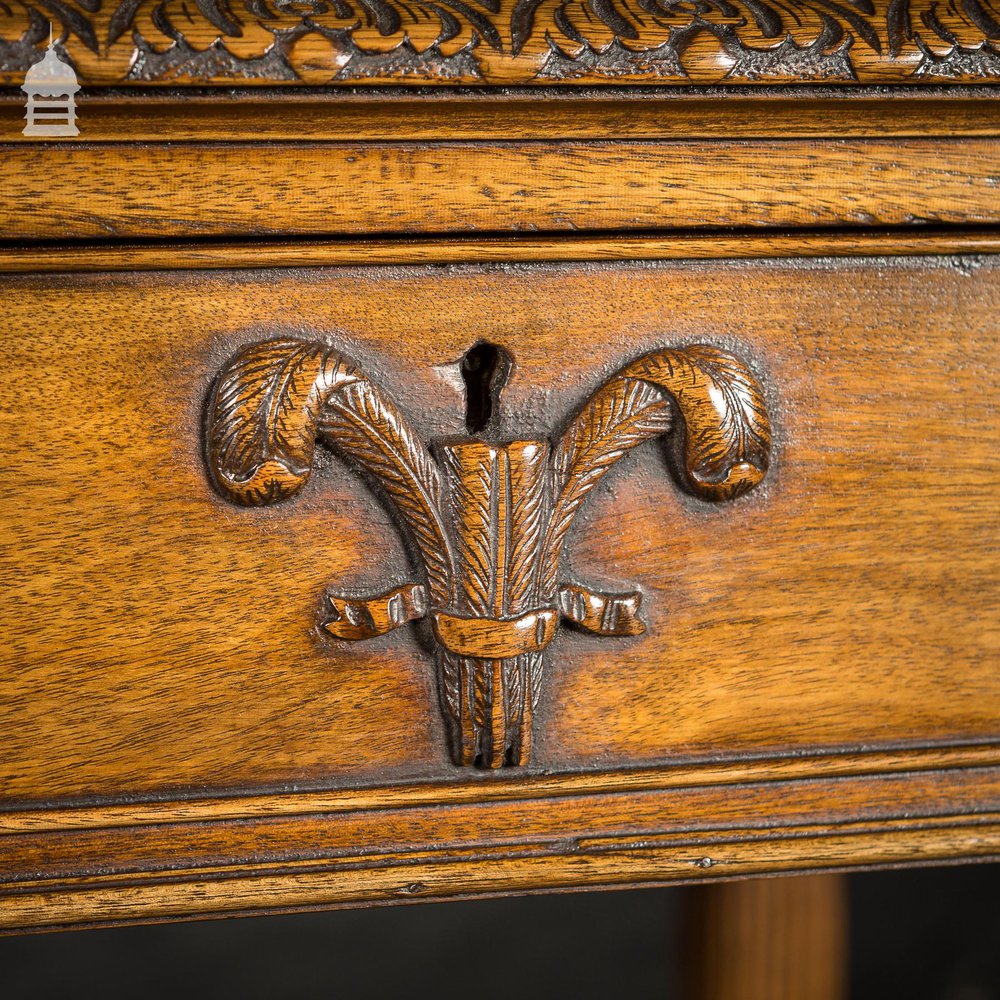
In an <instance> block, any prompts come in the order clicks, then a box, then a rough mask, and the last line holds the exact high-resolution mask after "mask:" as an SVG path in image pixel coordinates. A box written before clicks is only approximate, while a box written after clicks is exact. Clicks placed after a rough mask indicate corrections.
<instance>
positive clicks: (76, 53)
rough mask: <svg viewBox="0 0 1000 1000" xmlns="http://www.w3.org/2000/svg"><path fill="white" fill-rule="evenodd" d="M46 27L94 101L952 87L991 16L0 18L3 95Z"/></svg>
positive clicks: (401, 7) (922, 3)
mask: <svg viewBox="0 0 1000 1000" xmlns="http://www.w3.org/2000/svg"><path fill="white" fill-rule="evenodd" d="M50 20H53V21H55V23H56V30H57V33H58V40H59V44H60V48H61V50H62V52H63V54H65V55H66V56H67V57H68V58H69V59H70V60H71V61H72V63H73V64H74V65H75V66H76V68H77V71H78V72H79V74H80V75H81V78H82V80H83V82H84V83H86V84H88V85H92V86H93V85H96V86H121V85H127V86H144V85H147V86H148V85H163V84H172V85H176V84H178V83H180V84H182V85H190V84H195V85H197V84H202V83H217V84H231V83H233V82H234V81H238V82H240V83H241V84H248V83H249V84H264V85H274V84H284V85H289V84H299V85H301V84H305V85H331V84H334V85H336V84H347V85H353V86H356V85H359V84H387V83H391V84H404V85H405V84H417V85H427V84H451V85H454V84H463V83H464V84H486V85H497V84H500V85H503V84H507V85H509V84H524V83H534V84H539V83H540V84H549V85H551V84H579V83H586V84H593V83H611V84H621V83H634V82H642V83H651V84H668V85H690V84H691V83H696V84H732V83H735V84H758V83H775V82H788V81H794V82H799V83H821V84H828V83H837V84H848V85H854V84H856V83H857V82H858V81H859V80H860V81H862V82H867V83H889V84H892V83H903V82H905V83H928V82H930V83H945V84H951V83H961V82H965V81H969V80H981V81H995V80H996V78H997V76H998V65H1000V50H998V44H997V43H998V41H1000V12H998V10H997V8H996V5H995V3H994V2H993V0H965V2H964V3H961V4H951V5H947V6H942V5H940V4H937V3H934V2H933V0H870V2H865V3H856V4H850V5H847V4H830V3H822V2H820V0H790V2H785V3H778V2H775V0H758V2H753V3H751V2H748V0H733V2H731V3H718V2H711V3H705V4H699V5H691V4H686V3H678V2H675V0H660V2H651V3H648V4H646V5H645V6H644V7H642V8H641V9H634V8H633V7H631V6H630V5H628V4H627V3H625V2H623V0H608V2H605V3H597V2H593V0H590V2H583V0H562V2H558V3H543V2H542V0H486V2H484V3H482V4H480V3H475V2H474V3H459V2H457V0H454V2H450V0H445V2H443V3H441V4H439V5H436V6H435V7H433V8H431V7H412V6H410V5H407V4H405V3H402V2H399V0H368V2H366V3H365V4H361V3H357V2H352V0H344V2H342V3H340V4H338V5H327V4H313V5H311V6H309V7H308V8H303V7H291V6H281V7H279V6H278V5H267V4H260V3H250V2H247V0H201V2H200V3H199V4H197V6H196V7H193V8H192V7H191V6H189V5H186V4H181V3H176V4H175V3H166V4H162V3H154V2H152V0H145V2H134V0H118V2H112V3H107V4H91V3H86V2H78V0H68V2H65V3H59V4H58V5H52V4H44V3H39V2H37V0H10V2H9V3H8V4H6V5H5V6H4V8H3V9H2V11H0V82H5V83H16V84H19V83H20V82H21V80H22V79H23V75H24V72H25V70H26V69H27V68H28V67H29V66H30V65H31V63H32V62H34V61H36V60H37V58H38V56H39V49H40V47H41V46H42V45H43V43H44V42H45V41H46V40H47V34H48V31H47V28H48V22H49V21H50Z"/></svg>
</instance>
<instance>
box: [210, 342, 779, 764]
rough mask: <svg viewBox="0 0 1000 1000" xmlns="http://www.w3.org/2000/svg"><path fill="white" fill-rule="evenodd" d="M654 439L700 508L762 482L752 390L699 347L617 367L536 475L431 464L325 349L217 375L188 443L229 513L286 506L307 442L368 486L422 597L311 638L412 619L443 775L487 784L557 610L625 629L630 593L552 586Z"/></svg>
mask: <svg viewBox="0 0 1000 1000" xmlns="http://www.w3.org/2000/svg"><path fill="white" fill-rule="evenodd" d="M491 409H492V406H491ZM496 418H497V415H496V414H493V416H492V421H491V423H492V422H495V420H496ZM678 424H679V426H677V425H678ZM671 431H675V432H676V433H675V435H674V436H675V437H676V439H677V447H676V449H675V451H676V453H677V454H678V455H681V454H682V455H683V457H682V458H681V460H680V461H678V462H677V466H678V470H679V478H680V479H681V481H682V482H683V483H684V484H686V486H687V488H688V489H689V490H690V491H691V492H692V493H693V494H694V495H696V496H700V497H702V498H703V499H707V500H731V499H733V498H734V497H737V496H739V495H741V494H743V493H745V492H747V491H748V490H750V489H752V488H753V487H755V486H757V485H758V484H759V483H760V482H761V480H762V479H763V477H764V475H765V474H766V472H767V468H768V464H769V461H770V449H771V427H770V421H769V418H768V415H767V412H766V408H765V404H764V399H763V390H762V389H761V387H760V385H759V384H758V382H757V380H756V379H755V378H754V376H753V374H752V373H751V372H750V371H749V369H748V368H747V366H746V365H745V364H744V363H743V362H742V361H740V360H739V359H738V358H736V357H735V356H733V355H732V354H730V353H728V352H726V351H723V350H720V349H719V348H716V347H710V346H706V345H699V344H696V345H692V346H689V347H684V348H664V349H660V350H654V351H651V352H650V353H648V354H646V355H644V356H643V357H641V358H639V359H637V360H635V361H633V362H631V363H630V364H628V365H626V366H625V367H624V368H623V369H622V370H621V372H619V373H618V374H617V375H615V376H614V377H612V378H611V379H609V380H608V381H607V382H606V383H605V384H604V385H603V386H601V387H600V388H599V389H598V390H597V391H596V392H595V393H593V394H592V395H591V396H590V398H589V399H588V400H587V401H586V403H585V404H584V405H583V407H582V408H581V410H580V412H579V413H578V414H576V416H575V417H574V418H573V419H572V420H571V421H570V423H569V425H568V427H567V428H566V430H565V431H564V432H563V433H562V435H561V436H560V438H559V440H558V443H557V445H556V448H555V450H554V452H553V453H552V455H551V459H550V448H549V443H548V441H547V440H544V439H543V440H537V441H532V440H519V441H512V442H509V443H506V444H491V443H488V442H487V441H484V440H481V439H476V438H469V439H466V440H461V441H458V440H451V441H445V442H443V443H441V444H440V446H439V448H438V453H439V461H435V459H434V457H432V455H431V453H430V450H429V449H428V447H427V446H426V445H425V444H424V442H423V441H422V440H421V438H420V437H419V435H418V433H417V432H416V431H415V430H414V429H413V428H412V427H411V426H410V424H409V422H408V420H407V418H406V417H405V416H404V415H403V414H402V413H401V412H400V410H399V408H398V407H397V406H396V404H395V403H394V402H393V401H392V400H391V399H390V398H389V397H388V396H387V395H386V394H385V392H384V391H382V390H381V389H379V388H377V387H376V386H374V385H373V384H372V383H371V382H370V381H369V380H368V379H367V378H366V376H365V375H363V374H362V373H361V372H360V371H359V370H358V369H357V368H356V367H355V366H354V365H353V364H352V363H350V362H347V361H346V360H345V359H344V358H343V357H342V356H341V355H340V354H338V353H337V352H336V351H335V350H334V349H333V348H332V347H329V346H326V345H324V344H322V343H315V342H310V341H303V340H298V339H291V338H279V339H273V340H267V341H263V342H260V343H255V344H251V345H249V346H248V347H246V348H244V349H243V350H242V351H241V352H240V353H239V354H238V355H237V356H236V357H235V358H233V359H232V360H231V361H230V362H229V363H228V364H227V365H226V366H225V368H224V369H223V371H222V373H221V375H220V376H219V380H218V382H217V384H216V385H215V388H214V389H213V392H212V399H211V402H210V404H209V417H208V427H207V430H206V439H207V455H208V464H209V470H210V475H211V477H212V479H213V480H214V482H215V484H216V486H217V487H218V488H219V490H220V492H221V493H222V494H223V495H224V496H226V497H228V498H229V499H231V500H234V501H235V502H237V503H240V504H243V505H245V506H251V507H260V506H265V505H268V504H272V503H278V502H281V501H283V500H287V499H288V498H289V497H292V496H294V495H296V494H297V493H298V492H299V491H300V490H301V489H302V487H303V486H304V485H305V483H306V481H307V480H308V478H309V475H310V472H311V469H312V464H313V461H314V450H315V445H316V440H317V438H318V437H319V438H322V439H323V440H324V441H325V442H327V443H328V444H329V445H330V447H331V448H333V449H335V450H337V451H339V452H340V453H341V454H342V455H344V456H345V457H347V458H349V459H351V460H352V461H353V462H354V464H355V465H356V466H358V467H359V469H360V470H361V471H363V472H366V473H368V474H369V475H371V476H372V477H374V478H375V479H376V480H377V481H378V483H379V484H380V486H381V487H382V488H383V490H384V491H385V493H386V495H387V496H388V497H389V498H391V499H392V501H393V502H394V505H395V507H396V509H397V510H398V512H399V514H400V515H401V518H402V521H403V522H404V523H405V525H406V526H407V528H408V529H409V532H410V535H411V537H412V540H413V542H414V543H415V545H416V548H417V551H418V552H419V554H420V561H421V563H422V566H421V569H420V573H421V576H423V575H424V574H426V580H427V586H426V592H424V590H423V589H422V584H421V583H418V584H415V585H409V586H407V587H399V588H396V589H395V590H393V591H391V592H390V593H389V594H388V595H386V594H380V595H379V596H377V597H375V598H371V599H368V600H360V601H359V600H351V599H348V598H344V597H341V596H332V595H328V598H327V600H328V604H329V605H330V608H331V610H332V611H333V612H334V615H333V619H332V621H331V622H330V625H329V627H328V629H327V631H329V632H330V633H331V634H332V635H334V636H335V637H337V638H342V639H350V640H359V639H369V638H373V637H374V636H377V635H381V634H384V633H386V632H388V631H391V630H392V629H395V628H398V627H399V626H400V625H402V624H405V623H407V622H409V621H413V620H417V619H419V618H420V617H422V614H423V613H424V612H426V613H427V614H429V615H430V617H431V619H432V621H433V625H434V635H435V638H436V640H437V643H438V649H437V663H438V690H439V695H440V698H441V704H442V706H443V708H444V711H445V714H446V716H447V718H448V720H449V723H450V726H451V730H452V734H451V738H452V745H453V748H454V756H455V761H456V763H458V764H462V765H472V764H481V765H482V766H484V767H493V768H497V767H502V766H504V765H505V764H511V765H521V764H527V763H528V760H529V756H530V752H531V718H532V713H533V711H534V709H535V707H536V706H537V704H538V699H539V697H540V695H541V684H542V674H543V671H544V656H543V654H544V651H545V649H546V647H547V646H548V645H549V643H551V641H552V639H553V637H554V635H555V630H556V625H557V623H558V620H559V616H560V614H561V613H562V612H563V611H565V612H566V617H567V618H568V620H569V621H571V622H572V623H573V624H575V625H578V626H580V627H581V628H583V629H585V630H586V631H589V632H592V633H594V634H597V635H608V636H620V635H638V634H641V632H642V631H643V628H642V624H641V622H640V621H639V619H638V606H639V595H638V594H631V595H605V594H600V593H597V594H595V593H593V592H590V591H588V590H586V589H584V588H581V587H578V586H564V587H563V588H560V587H559V582H558V581H559V572H560V565H561V563H562V556H563V550H564V547H565V543H566V536H567V532H568V531H569V528H570V526H571V524H572V522H573V520H574V519H575V517H576V515H577V513H578V512H579V510H580V508H581V505H582V504H583V502H584V500H585V499H586V498H587V496H588V495H589V494H590V493H591V492H592V491H593V489H594V488H595V487H596V486H597V485H598V483H600V481H601V480H602V479H603V478H604V476H605V475H606V474H607V473H608V472H609V471H610V470H611V468H612V467H613V466H614V465H615V464H616V463H617V462H619V461H620V460H621V459H622V458H623V457H624V456H625V455H626V454H627V453H628V452H629V451H631V450H632V449H633V448H635V447H637V446H638V445H640V444H642V443H643V442H644V441H648V440H650V439H651V438H655V437H658V436H660V435H666V434H668V433H670V432H671Z"/></svg>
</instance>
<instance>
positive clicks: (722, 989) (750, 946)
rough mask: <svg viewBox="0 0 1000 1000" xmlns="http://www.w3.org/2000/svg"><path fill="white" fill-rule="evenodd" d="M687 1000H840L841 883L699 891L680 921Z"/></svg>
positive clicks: (787, 882)
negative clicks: (682, 924)
mask: <svg viewBox="0 0 1000 1000" xmlns="http://www.w3.org/2000/svg"><path fill="white" fill-rule="evenodd" d="M685 937H686V938H687V940H688V946H689V947H688V951H687V956H686V957H687V962H686V965H687V968H688V976H687V989H686V991H685V996H686V997H687V1000H846V997H847V974H848V971H849V966H848V940H847V939H848V907H847V880H846V879H845V878H843V877H841V876H836V875H811V876H806V877H804V878H766V879H754V880H752V881H746V882H725V883H721V884H719V885H709V886H700V887H698V888H697V889H695V890H694V891H693V892H692V894H691V896H690V897H689V907H688V908H687V912H686V914H685Z"/></svg>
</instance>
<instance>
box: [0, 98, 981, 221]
mask: <svg viewBox="0 0 1000 1000" xmlns="http://www.w3.org/2000/svg"><path fill="white" fill-rule="evenodd" d="M82 115H83V112H82V111H81V128H82V127H83V119H82ZM2 138H3V136H2V135H0V140H2ZM998 160H1000V136H994V137H992V138H990V137H985V138H968V139H965V140H963V141H962V142H955V141H954V140H953V139H951V138H948V137H946V136H945V137H941V136H937V137H930V138H926V137H924V138H899V139H892V140H888V139H835V138H828V139H815V140H795V139H788V140H781V139H774V140H749V139H748V140H745V141H739V142H726V141H711V140H700V141H695V140H691V141H686V140H678V141H663V142H645V141H641V142H637V141H630V142H625V141H623V142H618V143H609V142H603V141H600V140H597V139H590V140H587V141H562V140H560V139H558V138H551V137H546V138H544V139H541V140H537V141H535V140H531V141H512V142H505V141H499V142H498V141H494V142H475V141H461V142H434V143H427V142H416V143H414V142H360V143H356V142H325V141H324V142H318V141H317V142H291V141H288V142H283V143H276V144H272V143H267V142H256V141H254V136H253V135H252V132H251V134H249V135H247V136H246V137H245V141H239V142H228V143H213V142H180V143H172V142H149V143H136V144H133V145H129V144H124V143H122V144H118V143H116V144H111V145H108V144H105V143H100V144H95V145H94V146H90V147H88V146H86V145H78V144H76V143H67V144H63V143H55V142H50V143H48V144H46V145H42V144H38V143H34V144H32V143H10V144H3V143H2V141H0V171H2V173H3V176H4V186H3V188H2V189H0V229H2V230H3V232H4V233H6V234H7V238H8V239H9V240H15V239H16V240H42V239H45V240H67V239H91V240H93V239H99V240H107V239H108V238H109V237H114V238H115V239H126V238H129V237H143V238H153V237H156V238H174V239H178V238H198V239H204V238H206V237H222V236H226V237H230V238H239V239H246V238H247V237H249V236H260V237H269V238H270V237H275V236H279V235H282V234H288V235H300V236H310V235H312V236H323V237H326V236H330V235H340V236H345V235H363V234H371V235H383V236H387V235H399V234H406V233H411V234H415V233H426V234H429V233H436V234H447V233H462V234H472V233H477V234H482V235H485V236H492V235H494V234H495V233H497V232H511V231H521V232H525V231H526V232H531V233H535V232H538V231H541V232H563V233H581V232H586V231H592V230H599V231H603V232H611V231H622V232H636V231H637V230H653V231H663V230H678V229H701V230H708V231H712V232H719V231H720V230H723V229H728V228H748V229H776V228H787V229H801V228H806V229H816V228H823V229H835V228H844V227H849V228H852V229H858V228H860V229H864V228H868V227H889V226H892V227H912V228H917V225H916V224H919V225H920V226H925V225H934V226H970V225H976V226H982V227H986V226H997V225H1000V198H998V197H997V190H998V189H997V185H996V176H997V162H998ZM706 164H711V169H710V170H708V169H706ZM150 192H155V197H151V196H150ZM403 192H405V196H404V195H403V194H402V193H403ZM272 199H273V200H274V201H272ZM275 204H276V205H278V206H280V208H278V209H274V205H275ZM25 205H31V206H35V210H33V211H30V212H26V211H24V206H25Z"/></svg>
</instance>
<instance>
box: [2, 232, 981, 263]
mask: <svg viewBox="0 0 1000 1000" xmlns="http://www.w3.org/2000/svg"><path fill="white" fill-rule="evenodd" d="M996 253H1000V233H998V232H997V231H996V230H995V229H991V228H983V229H956V228H948V229H946V230H944V231H940V230H931V231H923V232H922V231H921V230H920V229H918V228H911V229H896V230H889V231H887V230H877V229H864V230H857V231H855V232H846V233H845V232H836V231H827V232H823V231H819V232H817V231H804V232H787V231H786V232H780V231H779V232H766V233H764V232H741V233H727V234H726V235H723V236H712V235H703V234H697V235H692V234H686V233H676V234H673V235H663V236H645V235H635V236H618V235H613V234H602V235H597V236H595V235H590V236H587V235H583V234H580V235H566V234H555V235H546V236H531V235H529V234H526V233H519V234H509V235H505V236H440V237H430V238H419V237H417V238H412V237H394V238H389V239H366V238H360V239H358V238H355V239H350V238H344V239H326V240H315V239H296V240H267V241H248V242H222V241H219V242H216V241H204V242H198V241H188V242H184V243H180V242H176V241H157V242H150V243H137V242H116V243H112V244H103V243H84V244H79V243H71V244H62V245H59V246H54V247H53V246H45V247H38V246H30V245H21V246H17V245H9V244H8V245H6V246H4V245H0V274H2V273H29V274H30V273H35V274H49V273H55V272H61V271H62V272H94V271H160V270H164V269H177V268H180V269H193V270H222V269H229V268H246V267H267V268H299V267H339V266H344V265H347V266H352V267H358V266H360V265H370V264H472V263H488V264H510V263H521V262H525V263H530V262H532V261H534V262H538V261H544V262H556V261H570V262H572V261H616V260H617V261H634V260H637V259H638V260H715V259H718V258H729V259H736V260H746V259H768V258H779V257H788V258H795V257H802V256H804V257H858V256H869V257H871V256H892V257H904V256H910V257H913V256H947V255H953V256H954V255H962V256H969V255H972V256H977V255H981V254H996Z"/></svg>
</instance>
